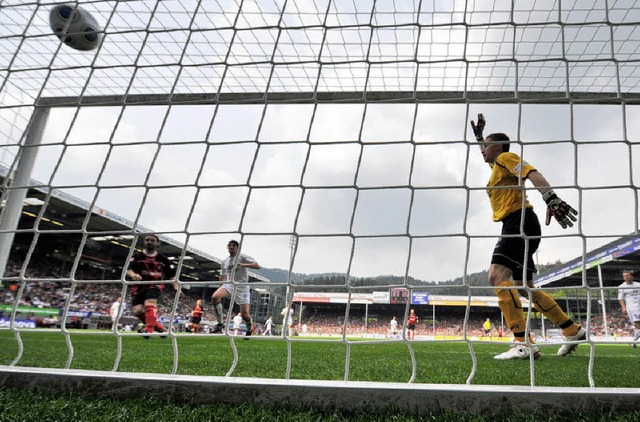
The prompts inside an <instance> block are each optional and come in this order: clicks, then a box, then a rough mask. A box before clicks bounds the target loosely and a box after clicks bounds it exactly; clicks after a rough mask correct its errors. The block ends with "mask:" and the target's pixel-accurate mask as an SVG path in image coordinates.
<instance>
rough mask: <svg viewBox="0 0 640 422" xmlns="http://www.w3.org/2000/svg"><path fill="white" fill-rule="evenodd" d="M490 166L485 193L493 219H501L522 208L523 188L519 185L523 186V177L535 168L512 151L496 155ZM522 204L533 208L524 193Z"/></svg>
mask: <svg viewBox="0 0 640 422" xmlns="http://www.w3.org/2000/svg"><path fill="white" fill-rule="evenodd" d="M490 166H491V177H490V178H489V183H488V184H487V194H488V195H489V201H490V202H491V209H493V221H501V220H502V219H504V218H505V217H506V216H507V215H509V214H511V213H512V212H514V211H517V210H520V209H522V204H523V202H522V195H523V194H524V189H523V188H520V187H521V186H524V182H525V179H526V178H527V176H528V175H529V173H530V172H532V171H536V168H535V167H533V166H532V165H531V164H529V163H527V162H526V161H523V160H522V159H521V158H520V157H519V156H518V155H517V154H514V153H512V152H503V153H502V154H500V155H498V158H497V159H496V162H495V163H493V164H490ZM502 186H504V187H502ZM506 186H511V187H512V189H509V188H505V187H506ZM494 187H498V188H497V189H496V188H494ZM524 204H525V207H526V208H533V206H532V205H531V204H529V201H528V200H527V197H526V195H525V197H524Z"/></svg>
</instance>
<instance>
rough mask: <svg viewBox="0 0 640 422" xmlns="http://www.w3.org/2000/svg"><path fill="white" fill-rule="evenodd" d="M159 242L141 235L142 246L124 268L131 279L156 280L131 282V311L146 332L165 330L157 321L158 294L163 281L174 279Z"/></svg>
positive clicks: (174, 272)
mask: <svg viewBox="0 0 640 422" xmlns="http://www.w3.org/2000/svg"><path fill="white" fill-rule="evenodd" d="M159 245H160V238H158V236H156V235H154V234H150V235H147V236H146V237H145V238H144V249H143V250H142V252H136V253H134V254H133V256H132V257H131V261H130V262H129V269H127V277H128V278H129V279H130V280H133V281H155V282H156V283H150V284H134V285H132V286H131V299H132V300H131V311H132V312H133V314H134V315H135V316H136V317H137V318H138V319H140V321H141V322H142V323H143V324H144V331H145V332H146V333H153V332H159V333H164V332H166V330H165V328H164V327H163V326H162V325H161V324H160V323H158V308H157V306H158V298H159V297H160V296H161V295H162V292H163V291H164V288H165V284H164V283H163V281H167V280H173V278H174V277H175V275H176V270H175V267H174V266H173V264H172V263H171V261H169V259H168V258H167V257H166V256H164V255H162V254H161V253H159V252H158V246H159ZM145 338H147V339H148V338H149V337H148V336H146V337H145Z"/></svg>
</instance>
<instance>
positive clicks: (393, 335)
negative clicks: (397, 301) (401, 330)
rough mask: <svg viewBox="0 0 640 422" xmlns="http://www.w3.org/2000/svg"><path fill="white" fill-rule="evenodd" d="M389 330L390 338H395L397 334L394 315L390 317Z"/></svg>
mask: <svg viewBox="0 0 640 422" xmlns="http://www.w3.org/2000/svg"><path fill="white" fill-rule="evenodd" d="M389 331H390V332H391V338H396V337H397V336H398V320H397V319H396V317H393V318H391V322H390V327H389Z"/></svg>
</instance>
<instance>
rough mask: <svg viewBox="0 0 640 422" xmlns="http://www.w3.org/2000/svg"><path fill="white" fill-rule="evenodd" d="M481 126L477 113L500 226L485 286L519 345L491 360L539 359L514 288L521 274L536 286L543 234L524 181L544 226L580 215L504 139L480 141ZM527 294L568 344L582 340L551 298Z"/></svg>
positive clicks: (563, 350)
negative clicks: (543, 207) (542, 211)
mask: <svg viewBox="0 0 640 422" xmlns="http://www.w3.org/2000/svg"><path fill="white" fill-rule="evenodd" d="M485 124H486V122H485V120H484V117H483V116H482V114H479V115H478V123H477V124H476V123H474V122H473V121H471V127H472V129H473V133H474V135H475V137H476V140H477V141H478V142H480V143H481V144H480V151H481V152H482V157H483V158H484V161H485V162H486V163H488V164H489V166H490V167H491V177H490V178H489V183H488V184H487V194H488V195H489V201H490V202H491V208H492V210H493V220H494V221H501V222H502V233H501V238H500V240H498V243H497V244H496V247H495V249H494V251H493V256H492V258H491V266H490V267H489V283H490V284H491V285H492V286H493V287H495V293H496V295H497V296H498V305H499V306H500V310H501V311H502V313H503V314H504V316H505V319H506V321H507V324H508V326H509V329H510V330H511V332H512V333H513V336H514V341H515V342H519V343H522V344H516V345H515V346H514V347H512V348H510V349H509V350H508V351H506V352H504V353H501V354H499V355H497V356H494V358H495V359H498V360H508V359H527V358H529V356H530V355H531V353H533V355H534V358H538V357H539V356H540V353H539V351H538V348H537V347H535V346H532V347H531V348H530V347H529V345H528V344H532V343H533V340H532V339H531V338H529V341H528V344H527V341H526V338H525V335H526V321H525V318H524V314H523V309H522V302H521V300H520V297H519V294H518V292H517V291H516V290H514V289H513V288H512V287H513V286H522V285H523V280H525V276H526V280H527V285H528V286H529V287H531V288H533V287H534V284H533V274H534V273H535V272H536V268H535V264H534V262H533V254H534V253H535V252H536V250H537V249H538V245H539V244H540V235H541V233H542V231H541V228H540V222H539V221H538V217H537V216H536V214H535V212H534V211H533V207H532V206H531V204H529V202H528V201H527V199H526V196H525V197H524V198H523V195H524V182H525V180H527V179H528V180H530V181H531V183H533V185H534V186H535V187H536V188H537V189H538V191H539V192H540V193H541V194H542V198H543V199H544V201H545V202H546V203H547V216H546V224H547V225H549V223H550V222H551V217H553V218H555V219H556V220H557V221H558V223H559V224H560V226H562V228H563V229H566V228H567V227H572V226H573V223H574V222H575V221H577V215H578V212H577V211H576V210H575V209H573V208H572V207H571V206H569V205H568V204H567V203H566V202H564V201H563V200H561V199H560V198H559V197H558V196H557V195H556V194H555V192H554V191H553V189H551V187H550V185H549V182H548V181H547V179H545V177H544V176H543V175H542V173H540V172H539V171H538V170H537V169H536V168H535V167H533V166H532V165H530V164H529V163H527V162H526V161H523V160H522V159H521V158H520V157H519V156H518V155H516V154H514V153H512V152H509V146H510V144H509V137H508V136H507V135H505V134H504V133H493V134H491V135H488V136H487V138H486V139H484V137H483V129H484V126H485ZM521 226H522V231H521ZM525 263H526V266H525ZM525 268H526V274H525ZM511 279H513V283H512V282H511V281H510V280H511ZM525 293H526V292H525ZM531 293H532V299H533V307H534V308H535V309H536V310H537V311H538V312H542V313H543V314H544V316H545V317H547V319H549V320H550V321H551V322H553V323H554V324H557V325H558V326H559V327H560V328H561V329H562V331H563V333H564V335H565V338H566V340H567V341H572V342H578V341H581V340H584V339H585V338H586V336H587V333H586V330H585V329H584V328H582V327H581V326H579V325H577V324H576V323H574V322H573V321H572V320H571V318H569V317H568V316H567V314H566V313H564V311H563V310H562V309H561V308H560V306H558V304H557V303H556V301H555V300H554V299H553V298H552V297H551V296H549V295H548V294H546V293H545V292H543V291H541V290H533V291H532V292H531ZM576 347H577V343H573V344H564V345H562V346H561V347H560V349H559V350H558V355H560V356H566V355H568V354H569V353H571V352H572V351H573V350H575V348H576Z"/></svg>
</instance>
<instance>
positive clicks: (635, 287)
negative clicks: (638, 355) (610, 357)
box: [618, 270, 640, 349]
mask: <svg viewBox="0 0 640 422" xmlns="http://www.w3.org/2000/svg"><path fill="white" fill-rule="evenodd" d="M622 278H623V279H624V282H623V283H622V284H621V285H620V286H619V287H620V289H619V290H618V300H619V301H620V307H621V308H622V313H623V314H625V315H627V317H628V318H629V321H631V323H632V324H633V325H634V330H633V331H634V334H633V341H634V342H637V341H638V339H639V338H640V283H639V282H637V281H634V280H633V271H632V270H624V271H623V272H622ZM631 347H633V348H634V349H635V348H636V347H638V346H637V345H636V344H632V345H631Z"/></svg>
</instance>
